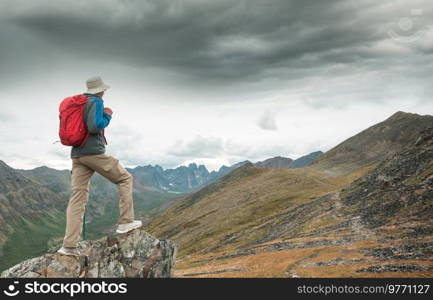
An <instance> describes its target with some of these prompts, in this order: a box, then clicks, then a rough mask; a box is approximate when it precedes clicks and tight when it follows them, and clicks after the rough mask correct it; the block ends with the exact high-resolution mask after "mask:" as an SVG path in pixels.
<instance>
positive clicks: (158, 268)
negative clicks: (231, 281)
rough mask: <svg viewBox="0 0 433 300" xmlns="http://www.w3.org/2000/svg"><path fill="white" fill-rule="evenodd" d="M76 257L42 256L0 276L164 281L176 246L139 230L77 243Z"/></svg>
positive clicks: (170, 268)
mask: <svg viewBox="0 0 433 300" xmlns="http://www.w3.org/2000/svg"><path fill="white" fill-rule="evenodd" d="M80 249H81V251H82V255H81V256H80V257H70V256H63V255H60V254H57V253H55V254H46V255H44V256H41V257H36V258H33V259H29V260H26V261H24V262H22V263H20V264H18V265H16V266H14V267H12V268H10V269H8V270H6V271H4V272H3V273H2V274H1V277H3V278H23V277H25V278H125V277H128V278H167V277H170V276H171V274H172V272H173V270H174V267H175V260H176V246H175V245H174V244H173V243H172V242H170V241H160V240H158V239H156V238H154V237H153V236H151V235H149V234H147V233H146V232H145V231H143V230H142V229H136V230H134V231H131V232H129V233H127V234H122V235H116V236H111V237H106V238H103V239H101V240H98V241H86V242H81V243H80Z"/></svg>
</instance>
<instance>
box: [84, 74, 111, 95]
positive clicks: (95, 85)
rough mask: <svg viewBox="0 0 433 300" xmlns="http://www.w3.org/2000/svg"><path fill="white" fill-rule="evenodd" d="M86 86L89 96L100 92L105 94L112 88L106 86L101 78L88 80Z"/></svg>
mask: <svg viewBox="0 0 433 300" xmlns="http://www.w3.org/2000/svg"><path fill="white" fill-rule="evenodd" d="M86 85H87V93H89V94H97V93H100V92H105V91H106V90H108V89H109V88H110V86H109V85H106V84H105V83H104V82H103V81H102V78H101V77H99V76H96V77H92V78H89V79H87V81H86Z"/></svg>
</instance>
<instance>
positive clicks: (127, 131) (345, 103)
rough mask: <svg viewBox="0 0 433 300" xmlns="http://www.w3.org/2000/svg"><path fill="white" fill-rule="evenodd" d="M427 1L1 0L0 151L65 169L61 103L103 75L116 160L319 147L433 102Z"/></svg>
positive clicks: (5, 156)
mask: <svg viewBox="0 0 433 300" xmlns="http://www.w3.org/2000/svg"><path fill="white" fill-rule="evenodd" d="M432 25H433V2H432V1H429V0H426V1H417V0H412V1H397V0H382V1H377V0H371V1H370V0H354V1H332V0H329V1H317V0H302V1H301V0H299V1H289V0H266V1H263V0H262V1H259V0H248V1H241V0H237V1H233V0H218V1H215V0H208V1H205V0H185V1H181V0H170V1H168V0H152V1H150V0H148V1H143V0H140V1H138V0H137V1H132V0H96V1H78V0H70V1H65V0H64V1H41V0H28V1H25V0H20V1H16V0H0V142H1V147H0V160H3V161H5V162H6V163H8V164H9V165H11V166H13V167H15V168H34V167H38V166H41V165H47V166H49V167H54V168H70V165H71V163H70V159H69V151H70V150H69V148H67V147H64V146H62V145H61V144H60V143H57V144H53V142H54V141H56V140H58V136H57V133H58V111H57V110H58V105H59V103H60V101H61V100H62V99H63V98H65V97H67V96H70V95H74V94H78V93H81V92H83V91H84V89H85V80H86V79H87V78H88V77H91V76H95V75H100V76H102V77H103V79H104V80H105V81H106V83H107V84H109V85H111V87H112V88H111V89H110V90H109V91H108V92H107V94H106V96H105V97H104V100H105V104H106V106H109V107H111V108H112V109H113V110H114V116H113V119H112V122H111V124H110V127H109V129H108V130H107V138H108V142H109V145H108V148H107V153H108V154H111V155H114V156H116V157H118V158H119V159H120V160H121V161H122V162H123V163H124V165H126V166H128V167H133V166H136V165H147V164H159V165H161V166H163V167H165V168H169V167H176V166H179V165H185V164H188V163H191V162H196V163H199V164H205V165H206V166H207V167H208V168H209V169H211V170H212V169H216V168H219V167H220V166H221V165H222V164H226V165H228V164H233V163H236V162H238V161H242V160H245V159H249V160H252V161H257V160H262V159H266V158H269V157H272V156H277V155H281V156H286V157H291V158H297V157H299V156H301V155H303V154H307V153H310V152H313V151H317V150H322V151H326V150H329V149H330V148H332V147H333V146H335V145H336V144H338V143H339V142H341V141H343V140H345V139H346V138H348V137H350V136H352V135H354V134H356V133H358V132H359V131H361V130H363V129H365V128H367V127H369V126H371V125H373V124H375V123H377V122H380V121H382V120H384V119H386V118H387V117H389V116H390V115H392V114H393V113H394V112H396V111H399V110H402V111H407V112H414V113H419V114H433V97H432V96H433V88H432V87H433V84H432V76H433V75H432V74H433V59H432V53H433V26H432Z"/></svg>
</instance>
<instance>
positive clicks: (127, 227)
mask: <svg viewBox="0 0 433 300" xmlns="http://www.w3.org/2000/svg"><path fill="white" fill-rule="evenodd" d="M141 225H142V223H141V221H138V220H135V221H133V222H131V223H126V224H119V226H117V230H116V233H127V232H129V231H131V230H134V229H136V228H139V227H141Z"/></svg>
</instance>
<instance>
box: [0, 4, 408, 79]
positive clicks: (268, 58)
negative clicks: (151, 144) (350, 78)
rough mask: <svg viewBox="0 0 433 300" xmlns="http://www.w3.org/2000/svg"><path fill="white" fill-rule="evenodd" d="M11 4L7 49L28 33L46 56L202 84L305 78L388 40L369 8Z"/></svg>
mask: <svg viewBox="0 0 433 300" xmlns="http://www.w3.org/2000/svg"><path fill="white" fill-rule="evenodd" d="M15 3H16V2H15V1H14V4H15ZM15 6H16V8H15V9H14V10H13V11H8V10H7V9H6V12H4V13H3V14H4V16H3V19H5V20H6V22H7V23H8V24H13V25H14V26H16V27H17V28H19V29H20V30H21V31H22V32H21V33H20V32H18V33H17V34H18V36H16V37H11V36H9V41H10V42H12V44H13V41H14V38H16V39H19V38H20V36H19V34H23V35H24V34H29V33H31V34H32V36H33V37H37V38H38V39H39V41H40V42H42V43H44V44H45V46H46V51H47V52H48V53H47V55H50V52H61V53H67V54H69V55H71V56H76V57H82V58H87V59H91V60H99V61H100V62H101V61H102V62H104V61H105V62H107V61H115V62H119V63H125V64H129V65H133V66H139V67H143V68H145V67H150V66H151V67H157V68H162V69H167V70H170V71H174V72H176V73H178V74H182V75H183V76H188V77H193V78H195V79H197V78H201V79H202V80H206V79H208V80H215V79H218V80H229V81H236V80H261V79H263V78H267V77H283V78H289V79H290V78H302V77H308V76H312V75H317V74H316V73H317V72H318V71H317V70H318V69H319V68H323V67H326V66H329V65H335V64H343V65H345V64H347V65H350V64H358V63H361V64H362V61H364V60H365V61H368V60H369V59H371V58H374V57H377V56H385V55H387V52H386V51H385V52H382V53H375V52H374V51H373V52H372V51H365V47H369V46H370V45H371V44H372V43H374V42H376V41H379V40H382V39H385V38H387V36H386V29H387V28H386V27H385V24H387V23H388V22H391V21H393V18H392V17H391V16H389V17H387V15H386V14H383V13H381V12H380V9H381V7H380V5H378V4H377V2H376V1H363V2H361V1H335V0H330V1H316V0H307V1H288V0H273V1H259V0H248V1H232V0H223V1H222V0H219V1H197V0H195V1H179V0H178V1H168V0H163V1H161V0H153V1H120V0H119V1H92V2H89V1H85V2H83V1H66V2H65V1H62V2H52V1H27V2H26V1H22V2H20V4H15ZM382 9H383V8H382ZM388 9H389V8H388ZM383 10H385V9H383ZM401 10H402V11H403V12H404V11H405V8H401ZM378 11H379V12H378ZM6 13H7V14H8V16H6ZM391 13H392V12H390V14H391ZM393 13H394V14H395V12H393ZM18 54H19V53H18ZM29 55H30V56H31V53H29ZM27 59H28V58H27Z"/></svg>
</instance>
